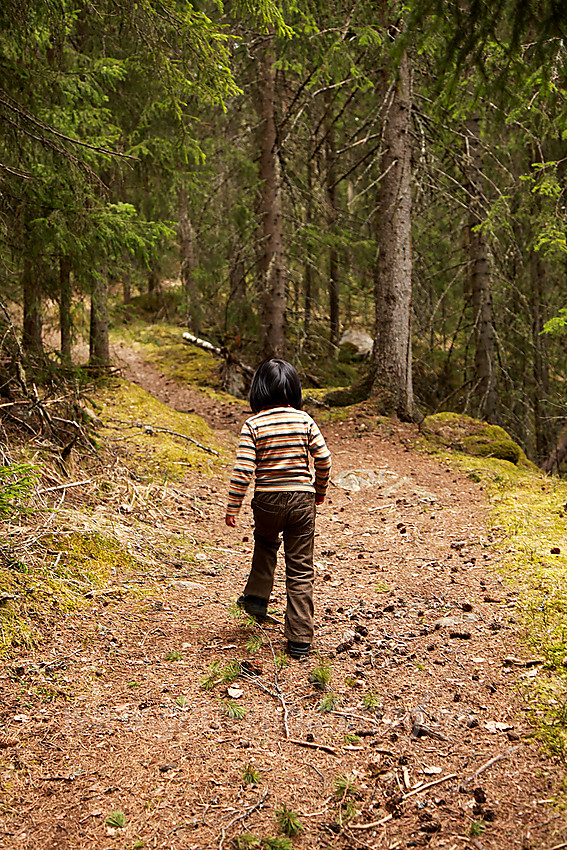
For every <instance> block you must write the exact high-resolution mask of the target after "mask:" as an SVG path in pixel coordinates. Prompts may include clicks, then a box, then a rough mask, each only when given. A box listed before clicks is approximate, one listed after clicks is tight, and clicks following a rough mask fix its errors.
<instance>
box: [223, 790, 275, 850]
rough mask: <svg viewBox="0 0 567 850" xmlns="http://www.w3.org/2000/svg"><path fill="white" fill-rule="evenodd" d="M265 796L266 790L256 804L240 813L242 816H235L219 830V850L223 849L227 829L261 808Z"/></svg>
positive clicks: (266, 794)
mask: <svg viewBox="0 0 567 850" xmlns="http://www.w3.org/2000/svg"><path fill="white" fill-rule="evenodd" d="M267 796H268V789H267V788H266V790H265V791H264V793H263V794H262V797H261V798H260V799H259V800H258V801H257V802H256V803H254V805H253V806H248V808H247V809H245V810H244V811H243V812H242V814H240V815H236V817H235V818H233V819H232V820H231V821H229V822H228V823H227V825H226V826H223V828H222V830H221V839H220V842H219V850H222V848H223V845H224V839H225V838H226V831H227V829H229V828H230V827H231V826H232V824H233V823H236V821H238V820H244V818H247V817H248V815H251V814H252V813H253V812H255V811H256V809H261V808H262V806H263V805H264V800H265V799H266V797H267Z"/></svg>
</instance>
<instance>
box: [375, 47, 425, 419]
mask: <svg viewBox="0 0 567 850" xmlns="http://www.w3.org/2000/svg"><path fill="white" fill-rule="evenodd" d="M381 76H382V96H383V98H384V99H385V100H387V101H388V108H387V111H386V115H385V119H384V120H385V123H384V129H383V140H384V155H383V157H382V162H381V173H382V178H381V180H380V182H379V184H378V194H377V214H376V221H375V224H376V236H377V242H378V257H377V261H376V265H375V269H374V303H375V325H374V348H373V351H372V357H371V361H370V370H369V378H368V380H369V383H370V386H371V395H372V396H373V397H374V398H376V399H378V401H379V405H380V407H381V408H382V409H383V410H384V412H394V413H397V415H398V416H399V417H400V419H403V420H406V421H415V420H418V419H419V418H420V414H419V412H418V410H417V408H416V405H415V402H414V397H413V382H412V346H411V309H412V307H411V304H412V252H411V223H412V204H411V137H410V129H411V127H410V121H411V116H410V110H411V78H410V67H409V60H408V57H407V55H406V54H405V53H404V54H403V56H402V57H401V60H400V64H399V68H398V76H397V78H396V79H395V81H394V82H393V83H392V82H391V80H390V77H389V75H388V74H387V73H386V72H385V71H384V72H383V73H382V75H381Z"/></svg>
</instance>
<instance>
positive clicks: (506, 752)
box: [464, 744, 522, 782]
mask: <svg viewBox="0 0 567 850" xmlns="http://www.w3.org/2000/svg"><path fill="white" fill-rule="evenodd" d="M521 746H522V745H521V744H517V745H516V746H515V747H508V749H507V750H504V752H503V753H500V755H498V756H494V758H491V759H489V761H487V762H485V763H484V764H481V766H480V767H479V769H478V770H475V772H474V773H472V774H471V775H470V776H469V777H468V778H466V779H465V780H464V781H465V782H472V780H473V779H476V777H477V776H480V774H481V773H484V771H485V770H488V768H489V767H492V765H493V764H496V762H498V761H502V759H505V758H507V757H508V756H510V755H512V753H515V752H516V750H519V749H520V748H521Z"/></svg>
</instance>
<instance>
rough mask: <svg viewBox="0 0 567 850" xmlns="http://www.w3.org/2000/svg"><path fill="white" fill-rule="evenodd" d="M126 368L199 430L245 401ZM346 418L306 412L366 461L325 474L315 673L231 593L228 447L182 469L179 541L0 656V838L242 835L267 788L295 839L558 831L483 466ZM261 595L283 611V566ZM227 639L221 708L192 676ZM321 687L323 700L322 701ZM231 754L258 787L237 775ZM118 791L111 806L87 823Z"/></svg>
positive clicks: (539, 843)
mask: <svg viewBox="0 0 567 850" xmlns="http://www.w3.org/2000/svg"><path fill="white" fill-rule="evenodd" d="M130 369H131V374H134V376H135V378H136V380H138V381H139V382H140V383H142V385H143V386H144V387H145V388H146V389H149V390H150V391H152V392H154V393H155V394H156V395H157V396H158V397H161V398H162V399H165V398H166V396H165V394H166V393H167V394H168V395H169V397H168V399H167V400H168V401H169V403H172V404H174V405H175V406H176V407H178V408H179V409H183V410H188V409H192V410H194V411H195V412H197V413H200V414H201V415H202V416H204V417H205V418H206V419H207V420H208V421H209V422H210V423H211V424H213V426H215V427H217V428H218V427H220V426H221V425H223V426H224V427H226V426H229V427H230V429H231V430H233V431H237V430H238V429H239V426H240V423H241V422H242V421H243V419H244V416H245V414H243V411H242V406H239V405H234V406H231V405H226V406H225V407H224V408H219V406H215V404H214V403H213V402H211V401H209V400H207V399H205V398H203V397H202V396H200V395H199V394H198V393H194V392H192V391H189V390H187V389H186V388H179V387H177V386H172V385H167V386H166V385H165V382H164V379H163V377H162V376H160V374H159V372H156V371H155V370H154V369H152V368H150V367H148V366H147V364H142V363H140V362H139V361H135V359H134V358H133V356H132V357H130ZM314 415H315V417H317V413H316V412H315V413H314ZM360 426H361V422H360V420H359V421H349V422H346V423H344V424H340V425H332V426H323V431H324V433H325V436H326V438H327V441H328V443H329V447H330V448H331V450H332V453H333V461H334V475H336V474H338V473H340V472H341V471H346V470H352V469H357V470H373V471H374V472H376V473H378V476H377V477H378V479H380V476H383V478H382V480H378V482H377V483H375V485H374V486H372V487H368V488H367V489H363V490H361V491H360V492H355V493H348V492H347V491H345V490H342V489H339V488H336V487H332V488H331V490H330V493H329V498H328V501H327V502H326V503H325V505H324V506H323V507H322V508H321V509H320V511H319V517H318V529H317V537H316V563H317V581H316V590H315V610H316V644H315V649H316V651H317V653H319V654H320V655H321V656H322V657H323V658H324V659H329V664H330V668H331V680H330V683H329V685H328V688H327V694H325V693H324V692H322V691H320V690H317V689H316V688H315V687H314V686H313V685H312V684H311V683H310V681H309V676H310V673H311V671H312V670H313V669H314V668H315V667H316V666H317V665H318V663H319V661H318V658H317V657H316V656H315V655H314V656H311V657H310V658H309V660H308V661H306V662H301V663H298V662H293V663H291V664H290V665H289V666H286V667H284V668H283V669H281V670H280V671H279V672H277V673H276V666H275V664H274V654H275V655H276V656H277V655H278V654H279V653H281V652H282V650H283V649H284V642H283V638H282V627H281V624H277V625H274V624H272V625H268V626H265V627H264V628H263V629H260V628H258V627H247V626H246V625H245V624H243V622H242V620H239V619H238V618H236V617H235V616H234V615H233V614H232V613H231V611H230V610H229V609H230V607H231V605H232V604H233V602H234V600H235V598H236V597H237V596H238V594H239V593H240V592H241V589H242V587H243V584H244V581H245V579H246V575H247V570H248V566H249V562H250V554H251V551H252V539H253V538H252V526H251V511H250V507H249V499H248V500H247V503H246V505H245V507H244V509H243V512H242V514H241V516H240V518H239V523H238V527H237V529H236V530H231V529H227V528H226V527H225V525H224V522H223V518H224V501H225V489H226V483H227V480H228V476H229V474H230V469H228V468H227V469H226V470H225V471H224V473H223V475H222V476H219V477H218V479H216V480H203V479H201V480H197V479H196V478H191V477H190V476H188V478H187V481H186V485H185V488H184V490H185V493H186V496H187V500H188V504H189V503H190V506H191V510H189V509H188V510H187V511H186V514H187V516H188V517H191V519H190V520H189V519H188V520H187V521H186V522H187V525H186V533H187V534H188V535H189V536H191V537H192V538H193V539H194V542H195V558H194V560H193V562H188V561H187V560H176V554H175V552H174V551H172V552H171V557H170V558H169V559H168V561H169V563H168V564H167V565H166V566H164V569H163V573H162V574H160V575H159V576H157V577H156V576H154V577H153V580H152V581H150V579H149V577H148V585H147V593H148V595H147V596H145V597H142V598H140V597H134V596H132V595H131V594H123V595H122V594H120V593H116V590H113V591H111V590H109V592H108V593H101V594H97V596H96V599H95V601H94V602H93V604H92V605H91V606H90V607H89V608H86V609H84V610H83V611H81V612H79V613H76V614H73V615H69V616H67V617H66V618H63V617H62V618H61V619H60V620H59V621H58V623H57V626H56V628H54V629H53V631H52V632H51V633H50V634H49V635H48V636H47V639H46V642H45V643H44V645H43V646H41V648H39V649H38V650H37V651H32V652H22V653H17V652H14V654H13V657H12V658H10V659H8V660H7V661H6V662H5V663H4V666H3V670H2V675H1V678H0V693H1V698H2V708H1V716H2V721H3V729H2V734H1V735H0V746H1V747H2V748H3V749H2V752H1V753H0V781H1V787H2V796H3V804H2V809H1V817H0V846H1V847H6V848H8V847H9V848H34V850H51V849H52V848H81V850H86V849H87V848H93V850H94V848H96V850H107V848H133V847H142V846H147V847H149V848H160V849H161V850H166V848H171V849H172V850H174V848H175V850H178V849H179V850H180V848H195V850H197V848H199V850H204V848H223V847H224V848H228V847H231V846H235V845H234V843H233V841H234V839H235V838H236V837H237V836H239V835H241V834H242V833H252V834H254V835H256V836H258V837H264V838H265V837H266V836H276V835H278V824H277V818H276V811H277V810H279V809H281V808H282V806H287V808H288V809H290V810H292V811H293V812H295V813H296V814H297V815H298V817H299V818H300V820H301V822H302V824H303V831H302V832H301V833H300V834H299V835H298V836H297V837H294V838H293V846H294V847H296V848H303V850H307V848H368V847H371V848H392V850H393V848H405V847H419V846H427V845H429V846H430V847H444V848H447V850H457V848H462V847H475V848H477V850H479V848H483V847H484V848H495V850H496V848H498V850H505V848H523V849H524V850H528V848H543V847H546V848H551V847H558V846H562V847H564V846H567V844H565V843H564V842H566V841H567V827H566V824H565V820H564V817H563V816H562V815H560V814H559V813H558V812H557V810H555V809H554V808H553V806H552V805H551V803H550V800H551V798H552V797H553V795H554V793H555V792H556V791H557V788H558V783H559V782H560V778H561V777H560V775H559V766H558V764H556V763H555V762H554V761H552V760H550V759H546V758H545V757H544V756H543V755H542V753H541V751H540V750H539V749H538V746H537V744H536V743H535V742H534V739H533V738H532V736H531V735H530V730H529V729H528V728H527V725H526V717H525V715H524V713H523V703H522V697H521V694H522V688H521V687H519V685H520V686H521V684H522V683H523V682H524V680H525V677H526V675H529V673H530V668H526V667H520V666H518V665H517V664H514V663H513V662H507V661H506V659H510V658H512V657H516V658H517V659H519V658H523V659H528V660H529V657H530V656H529V652H528V651H527V650H526V648H525V647H523V646H521V645H520V644H519V637H518V634H517V630H516V629H517V625H516V621H515V599H516V594H515V593H514V589H513V588H511V587H510V586H509V585H508V584H505V583H504V582H503V580H502V577H501V576H500V575H499V573H498V555H497V554H496V553H495V550H494V549H493V548H492V547H489V546H487V531H486V524H485V523H486V516H487V505H486V501H485V498H484V494H483V492H482V487H480V486H479V485H478V484H475V483H473V482H472V481H470V480H469V479H468V478H467V477H466V476H464V475H463V474H461V473H459V472H456V471H455V470H454V469H452V468H451V467H450V466H449V465H448V463H444V462H442V461H440V460H439V459H433V458H430V457H428V456H426V455H424V454H421V453H419V452H418V451H417V450H416V449H415V448H414V442H415V437H416V434H415V431H414V430H413V429H412V428H410V427H405V426H396V427H394V428H393V429H392V431H391V432H390V433H387V434H386V433H384V432H383V431H382V432H380V431H371V430H363V429H361V427H360ZM158 507H159V506H158ZM173 522H174V521H173V520H171V521H170V526H171V525H172V524H173ZM132 524H133V528H135V520H134V519H132ZM177 525H179V520H177ZM164 528H165V526H164ZM152 533H154V534H155V533H159V532H156V529H155V528H154V529H153V530H152ZM164 533H165V532H164ZM148 534H149V532H148ZM143 537H144V530H143V527H142V526H140V538H141V540H142V544H141V545H143ZM116 579H117V580H116V582H115V584H114V588H116V586H117V585H119V583H120V576H117V577H116ZM272 603H273V610H274V617H275V618H276V619H277V620H278V621H280V623H281V621H282V620H283V613H284V606H285V584H284V580H283V572H282V569H281V566H280V569H279V575H278V578H277V581H276V585H275V589H274V595H273V599H272ZM444 618H449V619H444ZM254 636H260V637H262V638H263V639H264V645H263V646H262V647H261V648H260V649H258V650H257V651H255V652H254V651H252V649H253V647H251V646H250V645H249V646H248V648H247V644H249V642H250V639H251V637H252V638H253V637H254ZM168 653H174V655H169V656H168ZM167 657H169V658H177V659H178V660H166V658H167ZM235 660H236V661H240V662H243V663H244V666H245V668H246V669H247V670H248V673H247V674H246V675H244V676H241V677H239V678H238V679H236V681H235V682H234V685H235V686H237V687H238V688H240V689H241V690H242V692H243V693H242V696H241V697H240V698H235V699H234V704H235V705H237V706H242V708H243V709H245V711H246V715H245V716H244V717H242V718H240V719H238V718H230V717H228V716H227V715H226V713H225V705H226V704H225V702H224V700H225V699H226V697H227V694H226V690H227V685H226V684H223V683H221V682H219V683H218V684H216V685H214V687H213V688H212V689H210V690H206V689H203V688H202V686H201V683H202V680H203V679H204V678H205V677H206V676H207V675H208V674H209V673H210V670H211V665H212V664H215V663H219V664H220V665H227V664H229V663H230V662H233V661H235ZM58 687H60V688H61V693H62V696H61V697H60V698H57V695H56V691H57V688H58ZM329 693H331V694H334V695H336V697H337V701H336V704H335V707H334V708H333V709H332V710H330V711H323V710H322V709H321V702H322V700H323V699H324V698H325V697H326V696H327V695H328V694H329ZM48 694H49V695H50V696H49V699H50V700H51V701H47V700H48V696H47V695H48ZM54 696H55V698H54V699H53V697H54ZM365 697H366V706H369V704H370V702H371V701H372V703H373V705H372V706H370V707H365ZM371 698H372V699H371ZM286 727H287V729H286ZM354 735H356V736H358V737H357V738H354V737H348V736H354ZM248 766H252V767H253V768H254V770H256V771H257V773H258V780H259V781H258V784H257V785H255V784H246V783H244V781H243V772H244V771H245V769H246V768H247V767H248ZM341 777H343V778H348V779H349V780H350V781H351V782H352V784H353V786H355V787H354V788H353V790H352V791H349V790H348V787H347V788H346V791H345V784H344V782H343V783H342V784H341V780H340V778H341ZM418 786H421V790H417V789H418ZM337 789H338V790H337ZM115 811H121V812H123V813H124V816H125V826H124V827H116V826H114V827H113V826H110V825H108V824H107V823H106V820H107V818H108V816H109V815H110V813H111V812H115ZM242 846H246V845H244V844H242ZM250 846H253V845H250Z"/></svg>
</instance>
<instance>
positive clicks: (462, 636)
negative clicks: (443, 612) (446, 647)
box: [449, 631, 472, 640]
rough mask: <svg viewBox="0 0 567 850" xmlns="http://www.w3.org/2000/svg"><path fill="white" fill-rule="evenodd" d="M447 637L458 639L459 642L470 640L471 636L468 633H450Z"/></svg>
mask: <svg viewBox="0 0 567 850" xmlns="http://www.w3.org/2000/svg"><path fill="white" fill-rule="evenodd" d="M449 637H451V638H458V639H459V640H470V639H471V637H472V635H471V633H470V632H460V631H450V632H449Z"/></svg>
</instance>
